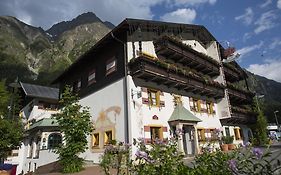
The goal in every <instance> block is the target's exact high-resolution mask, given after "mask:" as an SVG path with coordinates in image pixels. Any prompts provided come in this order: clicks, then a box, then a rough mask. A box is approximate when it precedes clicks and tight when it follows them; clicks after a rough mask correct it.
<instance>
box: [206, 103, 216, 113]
mask: <svg viewBox="0 0 281 175" xmlns="http://www.w3.org/2000/svg"><path fill="white" fill-rule="evenodd" d="M206 108H207V113H208V114H214V103H213V102H208V101H207V102H206Z"/></svg>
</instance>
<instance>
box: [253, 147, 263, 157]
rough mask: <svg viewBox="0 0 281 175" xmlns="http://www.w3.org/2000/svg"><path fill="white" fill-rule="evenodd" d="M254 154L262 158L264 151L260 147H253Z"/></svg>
mask: <svg viewBox="0 0 281 175" xmlns="http://www.w3.org/2000/svg"><path fill="white" fill-rule="evenodd" d="M253 154H254V155H255V156H256V157H257V158H258V159H260V158H261V157H262V155H263V152H262V150H261V149H260V148H254V149H253Z"/></svg>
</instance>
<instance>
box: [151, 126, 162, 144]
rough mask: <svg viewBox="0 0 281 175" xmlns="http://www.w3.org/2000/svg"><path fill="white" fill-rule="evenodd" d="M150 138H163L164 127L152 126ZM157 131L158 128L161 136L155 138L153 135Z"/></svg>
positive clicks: (152, 140)
mask: <svg viewBox="0 0 281 175" xmlns="http://www.w3.org/2000/svg"><path fill="white" fill-rule="evenodd" d="M149 129H150V139H151V142H154V141H155V140H156V139H159V140H163V127H160V126H150V128H149ZM153 130H154V131H156V130H157V132H158V134H157V135H158V136H159V138H156V137H155V138H154V137H153V135H154V133H153V132H154V131H153Z"/></svg>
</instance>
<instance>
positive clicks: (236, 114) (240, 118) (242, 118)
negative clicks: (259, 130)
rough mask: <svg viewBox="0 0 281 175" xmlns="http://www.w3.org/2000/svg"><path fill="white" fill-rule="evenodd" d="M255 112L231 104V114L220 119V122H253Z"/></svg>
mask: <svg viewBox="0 0 281 175" xmlns="http://www.w3.org/2000/svg"><path fill="white" fill-rule="evenodd" d="M256 120H257V114H256V113H255V112H254V111H252V110H250V109H245V108H241V107H238V106H231V116H230V117H229V118H223V119H221V122H222V124H234V125H235V124H245V125H247V124H254V123H255V122H256Z"/></svg>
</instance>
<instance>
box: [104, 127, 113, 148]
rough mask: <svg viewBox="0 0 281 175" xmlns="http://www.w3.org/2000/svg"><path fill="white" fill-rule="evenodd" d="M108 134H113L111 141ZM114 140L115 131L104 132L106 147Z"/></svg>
mask: <svg viewBox="0 0 281 175" xmlns="http://www.w3.org/2000/svg"><path fill="white" fill-rule="evenodd" d="M108 132H111V140H109V139H108V135H107V133H108ZM112 140H114V136H113V130H107V131H104V145H108V144H110V142H111V141H112Z"/></svg>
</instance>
